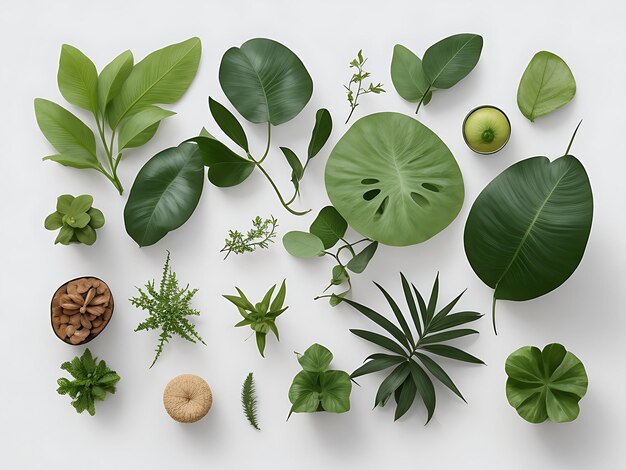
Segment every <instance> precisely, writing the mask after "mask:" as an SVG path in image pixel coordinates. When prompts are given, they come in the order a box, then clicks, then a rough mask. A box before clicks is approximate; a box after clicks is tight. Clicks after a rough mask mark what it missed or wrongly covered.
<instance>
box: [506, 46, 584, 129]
mask: <svg viewBox="0 0 626 470" xmlns="http://www.w3.org/2000/svg"><path fill="white" fill-rule="evenodd" d="M575 94H576V80H574V75H573V74H572V71H571V70H570V68H569V67H568V65H567V64H566V63H565V61H564V60H563V59H561V58H560V57H559V56H558V55H556V54H553V53H552V52H547V51H541V52H537V53H536V54H535V55H534V57H533V58H532V60H531V61H530V63H529V64H528V67H526V70H525V71H524V75H522V79H521V80H520V83H519V88H518V89H517V106H518V107H519V109H520V111H521V112H522V114H523V115H524V116H525V117H526V118H527V119H529V120H530V121H534V120H535V119H536V118H538V117H540V116H544V115H546V114H549V113H551V112H552V111H554V110H556V109H558V108H560V107H562V106H565V105H566V104H567V103H569V102H570V101H571V100H572V98H574V95H575Z"/></svg>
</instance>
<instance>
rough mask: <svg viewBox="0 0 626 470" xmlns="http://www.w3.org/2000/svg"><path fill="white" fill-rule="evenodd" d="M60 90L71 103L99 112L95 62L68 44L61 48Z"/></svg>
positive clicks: (95, 112) (58, 76)
mask: <svg viewBox="0 0 626 470" xmlns="http://www.w3.org/2000/svg"><path fill="white" fill-rule="evenodd" d="M57 82H58V84H59V90H60V91H61V94H62V95H63V98H65V99H66V100H67V101H68V102H69V103H72V104H74V105H76V106H79V107H81V108H83V109H86V110H88V111H91V112H92V113H93V114H94V115H96V114H97V112H98V72H97V71H96V66H95V65H94V64H93V62H92V61H91V60H90V59H89V58H88V57H87V56H86V55H85V54H83V53H82V52H81V51H79V50H78V49H76V48H75V47H73V46H70V45H68V44H63V46H62V47H61V58H60V59H59V72H58V74H57Z"/></svg>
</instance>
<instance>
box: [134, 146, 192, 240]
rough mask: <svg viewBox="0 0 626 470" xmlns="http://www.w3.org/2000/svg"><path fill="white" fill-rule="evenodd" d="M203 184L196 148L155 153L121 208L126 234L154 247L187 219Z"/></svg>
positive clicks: (175, 148)
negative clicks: (122, 208) (124, 205)
mask: <svg viewBox="0 0 626 470" xmlns="http://www.w3.org/2000/svg"><path fill="white" fill-rule="evenodd" d="M203 183H204V165H203V164H202V159H201V158H200V155H199V152H198V147H197V146H196V145H194V144H192V143H183V144H181V145H179V146H178V147H173V148H169V149H166V150H163V151H162V152H160V153H158V154H156V155H155V156H154V157H152V158H151V159H150V160H149V161H148V163H146V164H145V165H144V166H143V168H142V169H141V170H140V171H139V174H138V175H137V178H136V179H135V182H134V183H133V187H132V188H131V190H130V195H129V196H128V201H127V203H126V207H125V208H124V223H125V225H126V232H128V234H129V235H130V236H131V238H132V239H133V240H135V241H136V242H137V244H138V245H139V246H148V245H153V244H155V243H156V242H158V241H159V240H160V239H161V238H163V237H164V236H165V235H166V234H167V233H168V232H170V231H172V230H176V229H177V228H178V227H180V226H181V225H183V224H184V223H185V222H186V221H187V220H188V219H189V217H191V215H192V214H193V211H194V210H195V209H196V206H197V205H198V202H199V200H200V196H201V194H202V186H203Z"/></svg>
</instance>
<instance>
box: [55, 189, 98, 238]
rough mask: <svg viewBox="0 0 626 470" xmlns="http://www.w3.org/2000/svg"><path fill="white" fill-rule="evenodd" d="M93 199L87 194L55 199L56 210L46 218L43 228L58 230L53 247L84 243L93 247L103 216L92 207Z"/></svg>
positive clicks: (65, 195) (68, 195) (64, 195)
mask: <svg viewBox="0 0 626 470" xmlns="http://www.w3.org/2000/svg"><path fill="white" fill-rule="evenodd" d="M92 204H93V197H91V196H89V195H88V194H83V195H82V196H78V197H74V196H72V195H70V194H63V195H62V196H59V197H58V198H57V210H56V211H55V212H53V213H52V214H50V215H49V216H48V217H46V220H45V222H44V226H45V227H46V228H47V229H48V230H58V229H60V230H59V234H58V235H57V238H56V240H55V241H54V243H55V245H56V244H57V243H60V244H62V245H69V244H70V243H84V244H85V245H93V244H94V243H95V241H96V229H99V228H100V227H102V226H103V225H104V214H103V213H102V212H101V211H100V210H98V209H96V208H95V207H92Z"/></svg>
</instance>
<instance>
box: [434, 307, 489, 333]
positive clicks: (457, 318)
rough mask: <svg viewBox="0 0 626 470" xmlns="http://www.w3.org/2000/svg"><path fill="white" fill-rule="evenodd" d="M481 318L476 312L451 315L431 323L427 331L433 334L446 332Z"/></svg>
mask: <svg viewBox="0 0 626 470" xmlns="http://www.w3.org/2000/svg"><path fill="white" fill-rule="evenodd" d="M480 317H482V314H480V313H478V312H459V313H454V314H452V315H448V316H446V317H445V318H441V319H440V320H439V321H437V322H431V324H430V327H429V331H430V332H431V333H434V332H436V331H441V330H446V329H448V328H453V327H455V326H459V325H463V324H465V323H469V322H472V321H475V320H478V319H479V318H480Z"/></svg>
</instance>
